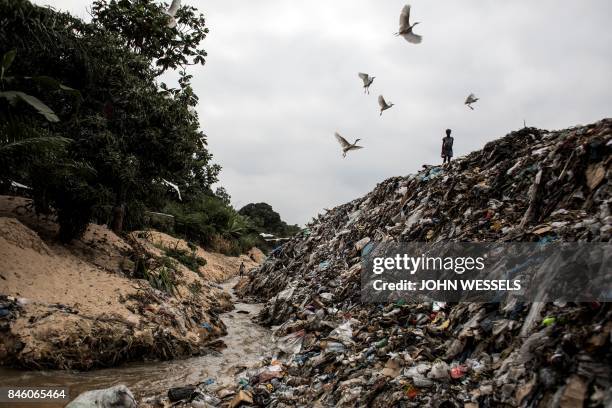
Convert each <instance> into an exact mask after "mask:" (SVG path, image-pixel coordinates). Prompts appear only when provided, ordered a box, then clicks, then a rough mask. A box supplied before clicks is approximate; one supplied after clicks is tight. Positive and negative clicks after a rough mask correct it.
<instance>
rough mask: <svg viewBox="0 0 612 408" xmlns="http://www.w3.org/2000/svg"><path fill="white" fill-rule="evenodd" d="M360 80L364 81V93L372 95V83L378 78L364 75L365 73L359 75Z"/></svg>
mask: <svg viewBox="0 0 612 408" xmlns="http://www.w3.org/2000/svg"><path fill="white" fill-rule="evenodd" d="M359 78H361V80H362V81H363V93H368V94H369V93H370V85H372V82H374V78H376V77H371V76H369V75H368V74H364V73H363V72H360V73H359Z"/></svg>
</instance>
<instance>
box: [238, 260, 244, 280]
mask: <svg viewBox="0 0 612 408" xmlns="http://www.w3.org/2000/svg"><path fill="white" fill-rule="evenodd" d="M238 272H239V273H240V277H241V278H242V276H243V275H244V262H240V269H239V270H238Z"/></svg>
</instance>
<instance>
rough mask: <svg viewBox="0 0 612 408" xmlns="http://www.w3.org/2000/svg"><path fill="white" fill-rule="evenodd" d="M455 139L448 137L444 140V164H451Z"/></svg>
mask: <svg viewBox="0 0 612 408" xmlns="http://www.w3.org/2000/svg"><path fill="white" fill-rule="evenodd" d="M454 141H455V139H453V138H452V137H450V136H446V137H445V138H443V139H442V158H443V159H444V162H443V163H444V164H446V163H450V161H451V158H452V157H453V142H454Z"/></svg>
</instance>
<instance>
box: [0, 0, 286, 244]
mask: <svg viewBox="0 0 612 408" xmlns="http://www.w3.org/2000/svg"><path fill="white" fill-rule="evenodd" d="M91 13H92V21H91V22H90V23H86V22H84V21H82V20H80V19H78V18H75V17H73V16H71V15H70V14H68V13H63V12H58V11H55V10H53V9H51V8H47V7H39V6H36V5H33V4H31V3H30V2H29V1H27V0H0V15H2V23H1V24H0V58H2V60H1V64H2V65H1V67H0V193H6V192H9V191H11V189H12V188H13V187H14V186H15V185H24V186H27V187H28V188H25V189H22V190H21V191H22V192H23V191H25V192H26V194H27V195H29V196H31V197H32V198H33V200H34V206H35V210H36V211H37V212H38V213H41V214H55V215H56V216H57V219H58V222H59V224H60V233H59V236H60V238H61V239H62V240H64V241H69V240H71V239H73V238H75V237H78V236H80V235H81V234H82V233H83V232H84V230H85V227H86V225H87V223H89V222H92V221H93V222H98V223H106V224H108V225H109V226H110V227H111V228H112V229H113V230H114V231H116V232H118V233H120V232H123V231H131V230H135V229H142V228H145V227H147V226H148V225H147V224H148V220H149V219H150V217H147V213H149V212H161V213H167V214H171V215H173V216H174V222H173V223H172V225H169V226H167V229H171V230H172V231H169V232H174V233H177V234H180V235H183V236H184V237H185V238H187V239H189V240H192V241H194V242H197V243H199V244H202V245H205V246H208V247H211V248H212V249H218V250H223V251H224V252H227V253H239V252H241V251H244V250H245V249H247V248H248V247H249V246H250V245H252V244H255V243H256V242H257V241H258V239H259V238H258V234H259V232H268V231H263V230H261V228H263V227H262V224H261V222H260V219H253V220H252V219H251V218H250V216H249V214H240V213H238V212H237V211H236V210H234V209H233V208H232V207H231V205H230V204H229V195H228V194H227V193H226V192H225V190H223V189H222V188H221V189H218V190H217V191H216V192H213V190H212V188H211V186H212V185H213V184H214V183H216V182H217V181H218V175H219V172H220V170H221V167H220V166H219V165H217V164H214V163H213V161H212V154H211V153H210V152H209V150H208V146H207V137H206V135H205V134H204V133H203V132H202V131H201V130H200V123H199V120H198V116H197V113H196V111H195V106H196V104H197V102H198V96H197V95H196V94H195V93H194V91H193V88H192V86H191V80H192V76H191V75H190V74H189V73H188V68H189V66H191V65H200V64H204V62H205V57H206V52H205V51H204V50H203V49H202V48H200V43H201V41H202V40H203V39H204V38H205V37H206V35H207V33H208V28H206V26H205V20H204V17H203V15H202V14H200V13H199V12H198V11H197V10H196V9H195V8H192V7H188V6H185V7H182V8H181V9H180V10H179V12H178V13H177V15H176V18H177V20H178V25H177V26H176V27H175V28H170V27H168V16H167V15H166V14H165V12H164V10H163V9H162V8H161V6H160V5H159V4H157V2H155V1H153V0H131V1H127V0H112V1H108V0H95V1H94V2H93V5H92V6H91ZM167 71H170V72H175V73H176V75H177V76H178V84H177V87H176V88H174V87H170V86H167V85H166V84H164V83H163V82H161V81H160V75H162V74H163V73H165V72H167ZM175 187H176V188H175ZM270 210H271V208H270ZM277 215H278V214H277ZM279 218H280V217H279ZM264 226H265V223H264ZM279 231H280V230H279Z"/></svg>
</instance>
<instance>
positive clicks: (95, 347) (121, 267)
mask: <svg viewBox="0 0 612 408" xmlns="http://www.w3.org/2000/svg"><path fill="white" fill-rule="evenodd" d="M27 204H28V201H27V200H25V199H22V198H18V197H0V212H1V213H0V259H2V263H1V266H0V312H1V313H0V332H1V335H0V364H3V365H13V366H21V367H31V368H78V369H88V368H94V367H101V366H113V365H117V364H119V363H121V362H124V361H130V360H142V359H147V358H150V359H170V358H176V357H183V356H189V355H194V354H200V353H203V352H205V351H206V350H207V343H208V342H210V341H211V340H212V339H214V338H216V337H218V336H220V335H222V334H224V333H225V326H224V325H223V323H222V322H221V321H220V319H219V318H218V314H219V313H220V312H221V311H224V310H228V309H229V308H231V302H230V299H229V297H228V296H227V294H225V293H224V292H223V291H222V290H220V289H219V288H218V287H217V286H216V285H215V284H214V282H217V281H220V280H222V279H227V278H229V277H231V276H233V275H235V274H236V273H237V270H238V266H237V264H239V263H240V261H241V260H244V261H245V263H246V264H247V265H248V266H250V267H253V266H255V265H256V263H255V262H252V261H251V260H250V259H249V258H248V257H246V256H243V257H241V258H229V257H228V258H227V259H226V262H225V268H224V269H223V270H219V271H215V270H213V269H214V268H215V264H212V265H209V266H204V267H202V268H201V269H202V271H198V273H196V272H195V271H193V270H191V269H189V268H187V267H185V266H184V265H183V264H181V263H180V262H178V261H176V260H174V259H172V258H170V257H168V256H166V255H165V253H164V251H165V249H167V247H165V246H164V245H163V243H162V244H158V246H156V247H154V246H153V245H150V251H148V252H147V254H146V259H147V268H149V275H147V276H149V277H156V278H157V275H153V274H152V272H151V271H153V268H157V271H160V272H159V273H162V272H163V273H169V274H172V275H173V276H174V278H173V279H174V286H173V287H172V292H173V293H168V292H166V291H164V290H160V288H159V287H158V288H156V287H154V286H153V285H152V283H151V282H152V281H151V280H147V279H145V278H143V277H141V278H136V277H135V276H134V274H135V269H136V263H135V253H136V252H135V250H134V247H133V245H136V244H138V247H141V248H142V247H146V244H147V242H148V241H146V240H145V239H141V238H138V237H136V236H132V237H130V239H131V241H132V242H131V243H128V242H126V241H125V240H123V239H122V238H120V237H118V236H117V235H115V234H114V233H113V232H111V231H109V230H107V229H106V228H105V227H102V226H99V225H93V224H92V225H90V226H89V227H88V230H87V232H86V233H85V235H84V237H83V238H82V239H81V240H76V241H74V242H72V243H71V244H70V245H66V246H65V245H60V244H59V243H57V242H56V241H54V240H53V239H52V238H50V237H52V236H53V233H54V231H55V230H56V227H57V226H56V225H55V223H54V222H53V221H52V220H44V219H40V220H38V219H37V218H36V217H35V216H33V215H32V214H31V213H29V212H28V209H27V207H26V206H27ZM3 216H4V217H3ZM14 217H18V218H19V219H17V218H14ZM22 221H23V222H22ZM24 223H26V224H27V225H28V226H29V227H28V226H26V225H24ZM30 227H31V228H30ZM32 228H35V229H37V230H38V232H35V231H34V230H33V229H32ZM42 237H45V238H46V239H43V238H42ZM166 237H167V236H166ZM167 238H168V239H169V237H167ZM173 242H174V244H176V245H178V246H183V245H186V243H185V242H184V241H180V240H176V239H173ZM145 251H146V249H145ZM200 251H201V250H200ZM202 252H203V251H202ZM210 257H211V258H214V259H216V260H217V264H220V263H223V262H222V259H221V258H223V256H222V255H217V254H212V255H210ZM217 266H218V265H217ZM234 267H235V268H234Z"/></svg>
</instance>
